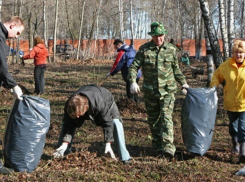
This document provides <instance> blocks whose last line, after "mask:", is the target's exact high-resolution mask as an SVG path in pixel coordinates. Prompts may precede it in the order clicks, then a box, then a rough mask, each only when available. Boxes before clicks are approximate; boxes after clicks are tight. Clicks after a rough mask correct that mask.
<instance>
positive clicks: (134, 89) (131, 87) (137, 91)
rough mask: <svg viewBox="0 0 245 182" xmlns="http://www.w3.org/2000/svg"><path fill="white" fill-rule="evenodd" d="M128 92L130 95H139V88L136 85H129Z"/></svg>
mask: <svg viewBox="0 0 245 182" xmlns="http://www.w3.org/2000/svg"><path fill="white" fill-rule="evenodd" d="M130 92H131V94H135V93H139V92H140V87H139V85H138V84H137V83H132V84H131V85H130Z"/></svg>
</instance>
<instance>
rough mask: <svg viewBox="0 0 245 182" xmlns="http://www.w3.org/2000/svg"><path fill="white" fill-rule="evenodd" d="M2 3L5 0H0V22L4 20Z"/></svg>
mask: <svg viewBox="0 0 245 182" xmlns="http://www.w3.org/2000/svg"><path fill="white" fill-rule="evenodd" d="M2 4H3V1H2V0H0V22H2Z"/></svg>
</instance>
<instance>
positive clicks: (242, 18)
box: [240, 0, 245, 38]
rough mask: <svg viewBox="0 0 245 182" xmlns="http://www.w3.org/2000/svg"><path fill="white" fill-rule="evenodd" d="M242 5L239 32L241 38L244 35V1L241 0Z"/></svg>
mask: <svg viewBox="0 0 245 182" xmlns="http://www.w3.org/2000/svg"><path fill="white" fill-rule="evenodd" d="M241 3H242V6H241V33H240V37H241V38H243V37H244V33H243V32H244V8H245V1H244V0H243V1H242V2H241Z"/></svg>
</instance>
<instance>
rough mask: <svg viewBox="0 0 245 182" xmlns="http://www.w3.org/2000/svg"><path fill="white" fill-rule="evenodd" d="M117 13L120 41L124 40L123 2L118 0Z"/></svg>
mask: <svg viewBox="0 0 245 182" xmlns="http://www.w3.org/2000/svg"><path fill="white" fill-rule="evenodd" d="M118 11H119V27H120V39H122V40H124V35H123V31H124V24H123V0H118Z"/></svg>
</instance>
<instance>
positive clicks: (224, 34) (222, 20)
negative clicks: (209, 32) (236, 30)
mask: <svg viewBox="0 0 245 182" xmlns="http://www.w3.org/2000/svg"><path fill="white" fill-rule="evenodd" d="M219 19H220V21H219V22H220V30H221V36H222V41H223V60H226V59H227V57H228V52H229V44H228V36H227V29H226V24H225V19H226V16H225V10H224V0H219Z"/></svg>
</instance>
